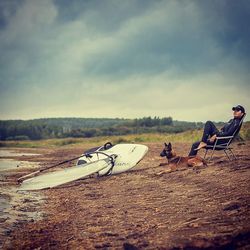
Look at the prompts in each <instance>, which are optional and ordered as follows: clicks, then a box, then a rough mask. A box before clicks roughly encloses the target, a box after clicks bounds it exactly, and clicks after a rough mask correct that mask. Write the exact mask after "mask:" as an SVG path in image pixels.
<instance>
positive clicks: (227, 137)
mask: <svg viewBox="0 0 250 250" xmlns="http://www.w3.org/2000/svg"><path fill="white" fill-rule="evenodd" d="M233 137H234V136H233V135H231V136H218V137H216V139H218V140H221V139H230V138H233Z"/></svg>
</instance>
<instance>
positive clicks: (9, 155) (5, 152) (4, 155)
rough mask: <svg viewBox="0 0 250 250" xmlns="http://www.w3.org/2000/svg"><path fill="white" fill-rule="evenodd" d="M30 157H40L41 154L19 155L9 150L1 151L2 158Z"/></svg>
mask: <svg viewBox="0 0 250 250" xmlns="http://www.w3.org/2000/svg"><path fill="white" fill-rule="evenodd" d="M29 155H40V154H33V153H18V152H15V151H12V150H8V149H1V150H0V157H12V156H13V157H15V156H29Z"/></svg>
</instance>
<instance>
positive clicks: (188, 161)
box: [157, 143, 207, 175]
mask: <svg viewBox="0 0 250 250" xmlns="http://www.w3.org/2000/svg"><path fill="white" fill-rule="evenodd" d="M160 156H161V157H166V158H167V160H168V162H164V163H160V165H159V166H169V168H168V169H166V170H163V171H161V172H160V173H158V174H157V175H162V174H164V173H169V172H172V171H177V170H178V169H180V168H183V167H184V168H186V167H193V168H194V169H197V168H199V167H203V166H207V163H206V161H205V160H204V159H202V158H201V157H199V156H186V157H184V156H177V155H176V153H175V152H174V151H173V150H172V145H171V143H169V144H167V143H164V149H163V150H162V152H161V153H160Z"/></svg>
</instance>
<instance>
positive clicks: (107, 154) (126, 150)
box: [18, 144, 148, 191]
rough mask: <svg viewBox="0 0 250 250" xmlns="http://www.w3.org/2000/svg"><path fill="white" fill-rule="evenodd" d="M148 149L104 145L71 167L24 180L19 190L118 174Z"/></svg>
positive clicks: (135, 146)
mask: <svg viewBox="0 0 250 250" xmlns="http://www.w3.org/2000/svg"><path fill="white" fill-rule="evenodd" d="M147 151H148V147H147V146H144V145H140V144H117V145H115V146H113V147H112V148H110V149H108V150H103V147H101V148H99V150H98V149H97V151H95V152H91V153H88V154H86V155H85V156H83V157H81V158H79V159H78V162H77V165H76V166H74V167H71V168H66V169H62V170H58V171H55V172H48V173H45V174H42V175H39V176H36V177H33V178H30V179H27V180H25V181H23V182H22V184H21V186H20V188H19V189H18V190H20V191H21V190H40V189H45V188H52V187H56V186H59V185H62V184H66V183H69V182H71V181H74V180H78V179H81V178H84V177H86V176H89V175H91V174H94V173H98V175H99V176H103V175H110V174H118V173H122V172H125V171H128V170H129V169H131V168H133V167H134V166H135V165H136V164H137V163H138V162H139V161H141V159H142V158H143V157H144V156H145V154H146V153H147Z"/></svg>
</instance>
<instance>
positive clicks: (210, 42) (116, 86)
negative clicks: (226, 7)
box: [0, 0, 250, 121]
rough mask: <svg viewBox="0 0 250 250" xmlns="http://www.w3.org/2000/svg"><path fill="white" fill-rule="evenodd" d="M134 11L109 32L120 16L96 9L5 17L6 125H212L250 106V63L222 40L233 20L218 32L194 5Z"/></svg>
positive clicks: (0, 82)
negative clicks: (78, 119)
mask: <svg viewBox="0 0 250 250" xmlns="http://www.w3.org/2000/svg"><path fill="white" fill-rule="evenodd" d="M137 7H138V6H137ZM130 9H133V5H132V6H130V5H128V4H124V5H123V7H120V9H119V11H121V10H122V12H121V13H120V14H121V18H120V19H119V13H118V14H117V13H116V14H115V20H117V22H118V23H119V25H118V24H117V25H111V24H110V23H109V22H107V24H105V25H104V24H103V25H101V21H102V20H105V18H106V17H108V16H109V15H112V10H111V9H110V10H109V9H105V11H103V12H101V11H97V10H95V8H94V6H92V7H91V10H89V11H88V10H86V9H84V11H82V13H81V11H79V12H80V14H79V15H78V16H77V17H76V18H73V19H72V20H71V19H70V20H66V21H65V20H64V21H62V20H60V19H59V18H58V17H59V16H60V12H59V11H60V10H59V9H58V6H56V5H55V4H54V2H53V1H49V0H45V1H38V0H34V1H31V0H29V1H25V2H24V4H22V5H20V7H19V8H18V9H17V12H16V14H15V15H7V14H6V15H5V16H6V17H5V18H7V19H8V25H7V26H6V27H5V29H2V30H0V52H1V54H2V60H1V59H0V63H1V66H2V67H1V69H0V87H1V93H0V96H1V98H0V112H1V113H0V119H1V118H2V119H7V118H32V117H46V116H56V117H58V116H83V117H139V116H140V117H141V116H149V115H151V116H154V115H157V116H168V115H171V116H173V118H174V119H179V120H203V121H204V120H206V119H211V120H224V119H226V118H227V114H228V113H227V112H228V107H229V109H230V107H231V106H232V105H234V104H237V103H242V105H245V106H246V108H247V109H249V108H250V104H249V100H248V93H249V79H250V76H249V73H248V65H246V63H245V61H244V60H240V58H239V57H236V56H235V54H234V51H230V50H228V49H227V47H226V46H224V44H223V43H221V41H220V40H218V39H217V37H216V36H217V33H218V30H219V31H220V32H223V27H225V26H227V23H226V22H225V23H222V24H221V26H220V28H217V27H215V25H217V24H216V23H215V21H214V20H213V18H209V19H207V18H204V16H203V14H204V12H203V11H201V7H200V6H199V5H198V4H197V2H196V1H188V2H181V1H167V2H166V1H159V2H157V1H155V2H152V3H151V2H150V4H149V5H148V7H147V8H145V9H144V11H137V10H136V9H135V10H134V9H133V13H134V14H133V15H131V14H130V15H128V16H127V17H126V14H124V13H127V12H128V13H130V12H129V10H130ZM136 13H138V14H136ZM98 15H103V16H98ZM97 17H99V19H98V18H97ZM96 19H98V21H96ZM215 20H220V18H215ZM108 25H110V29H109V27H108ZM104 26H105V27H104ZM111 26H112V27H111ZM227 28H228V27H227ZM237 86H240V87H237ZM229 113H230V110H229Z"/></svg>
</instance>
